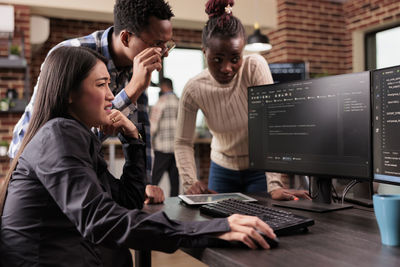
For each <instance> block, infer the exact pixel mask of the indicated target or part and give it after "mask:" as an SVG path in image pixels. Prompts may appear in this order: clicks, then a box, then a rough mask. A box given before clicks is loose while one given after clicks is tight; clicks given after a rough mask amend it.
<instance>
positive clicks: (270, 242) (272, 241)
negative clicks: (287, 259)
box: [262, 235, 279, 248]
mask: <svg viewBox="0 0 400 267" xmlns="http://www.w3.org/2000/svg"><path fill="white" fill-rule="evenodd" d="M262 237H264V239H265V241H267V243H268V245H269V247H270V248H276V247H277V246H278V245H279V239H278V238H277V237H275V238H269V237H268V236H266V235H262Z"/></svg>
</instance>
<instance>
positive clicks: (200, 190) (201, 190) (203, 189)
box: [185, 181, 217, 195]
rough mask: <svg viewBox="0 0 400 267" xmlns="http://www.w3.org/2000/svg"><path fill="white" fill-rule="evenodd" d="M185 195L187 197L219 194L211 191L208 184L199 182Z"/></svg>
mask: <svg viewBox="0 0 400 267" xmlns="http://www.w3.org/2000/svg"><path fill="white" fill-rule="evenodd" d="M185 194H186V195H196V194H217V192H215V191H214V190H211V189H209V188H208V186H207V183H205V182H202V181H197V182H195V183H194V184H193V185H192V186H191V187H190V188H189V189H188V190H187V191H186V192H185Z"/></svg>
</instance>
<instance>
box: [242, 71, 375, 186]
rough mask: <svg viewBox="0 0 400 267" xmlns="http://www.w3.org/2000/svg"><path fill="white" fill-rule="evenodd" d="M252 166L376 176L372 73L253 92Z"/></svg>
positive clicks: (330, 174) (258, 88)
mask: <svg viewBox="0 0 400 267" xmlns="http://www.w3.org/2000/svg"><path fill="white" fill-rule="evenodd" d="M248 104H249V106H248V108H249V114H248V116H249V157H250V168H253V169H259V170H266V171H277V172H284V173H296V174H308V175H315V176H327V177H348V178H358V179H370V178H371V168H372V167H371V164H372V163H371V152H370V151H371V123H370V120H371V115H370V113H371V112H370V75H369V72H361V73H354V74H344V75H335V76H330V77H323V78H317V79H310V80H305V81H299V82H288V83H281V84H271V85H262V86H256V87H250V88H249V89H248Z"/></svg>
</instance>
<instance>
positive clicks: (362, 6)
mask: <svg viewBox="0 0 400 267" xmlns="http://www.w3.org/2000/svg"><path fill="white" fill-rule="evenodd" d="M344 17H345V18H346V19H345V21H346V30H347V31H348V32H354V31H368V30H370V29H372V28H375V29H376V28H377V27H382V26H386V25H395V24H397V25H399V24H400V2H399V1H398V0H371V1H365V0H351V1H347V2H346V3H345V4H344ZM347 65H348V66H352V65H353V61H352V50H351V51H349V54H348V55H347Z"/></svg>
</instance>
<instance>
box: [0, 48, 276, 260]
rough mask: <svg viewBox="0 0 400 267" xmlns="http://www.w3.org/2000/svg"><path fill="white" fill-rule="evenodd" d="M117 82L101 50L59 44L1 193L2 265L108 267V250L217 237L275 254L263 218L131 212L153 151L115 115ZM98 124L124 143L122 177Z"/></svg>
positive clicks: (201, 242)
mask: <svg viewBox="0 0 400 267" xmlns="http://www.w3.org/2000/svg"><path fill="white" fill-rule="evenodd" d="M109 80H110V76H109V74H108V71H107V68H106V65H105V63H104V61H102V57H101V56H100V55H98V54H97V53H96V52H94V51H93V50H90V49H85V48H82V47H60V48H57V49H55V50H54V51H53V52H52V53H51V54H50V55H49V56H48V57H47V59H46V62H45V64H44V67H43V69H42V74H41V78H40V81H39V88H38V95H37V97H36V103H35V110H34V113H33V117H32V120H31V123H30V124H29V129H28V131H27V133H26V135H25V137H24V140H23V142H22V146H21V148H20V150H19V152H18V154H17V156H16V157H15V159H14V161H13V162H12V165H11V168H10V171H9V173H8V175H7V177H6V181H5V182H6V183H5V187H4V188H2V190H1V194H0V207H1V208H3V202H4V210H3V212H2V216H1V228H0V262H1V263H2V264H3V266H74V267H76V266H104V262H102V256H103V255H101V253H100V250H99V249H100V246H102V247H107V248H111V249H117V248H125V249H127V248H133V249H145V250H148V249H154V250H161V251H166V252H172V251H175V250H176V249H177V248H178V247H179V246H183V247H193V246H202V247H204V246H208V245H211V244H215V241H216V240H217V238H219V239H224V240H239V241H242V242H244V243H245V244H246V245H248V246H249V247H251V248H256V243H259V244H260V245H261V246H262V247H264V248H268V247H269V246H268V244H267V243H266V242H265V240H264V239H263V237H262V236H261V235H260V234H259V233H258V231H256V230H260V231H262V232H263V233H265V234H266V235H267V236H269V237H271V238H274V237H275V235H274V233H273V231H272V229H271V228H270V227H269V226H268V225H267V224H265V223H264V222H262V221H261V220H259V219H258V218H255V217H248V216H241V215H233V216H231V217H229V218H225V219H215V220H211V221H203V222H179V221H172V220H170V219H169V218H168V217H167V216H166V215H165V214H164V213H163V212H159V213H155V214H151V215H149V214H146V213H143V212H141V211H140V210H138V209H134V210H130V209H129V208H130V207H137V206H138V205H140V203H143V199H144V182H143V181H144V177H145V175H146V174H145V145H144V142H143V141H142V140H141V139H140V135H139V134H138V130H137V129H136V127H135V126H134V125H133V123H132V122H131V121H130V120H129V119H127V118H126V117H125V116H124V115H123V114H121V113H120V112H119V111H116V110H112V109H111V107H112V105H111V101H112V100H113V98H114V97H113V95H112V93H111V91H110V89H109V87H108V82H109ZM98 126H103V127H106V128H108V130H115V131H118V132H119V134H121V135H122V137H123V138H122V140H123V148H124V150H125V151H124V154H125V156H126V163H125V165H124V170H123V174H122V177H121V179H120V180H117V179H115V178H114V177H113V176H112V175H111V174H110V173H109V172H108V170H107V165H106V163H105V161H104V159H103V158H102V156H101V153H100V149H101V143H100V141H99V139H98V138H97V137H96V136H95V135H94V134H93V133H92V132H91V130H90V129H91V128H92V127H98ZM135 205H136V206H135Z"/></svg>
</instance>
